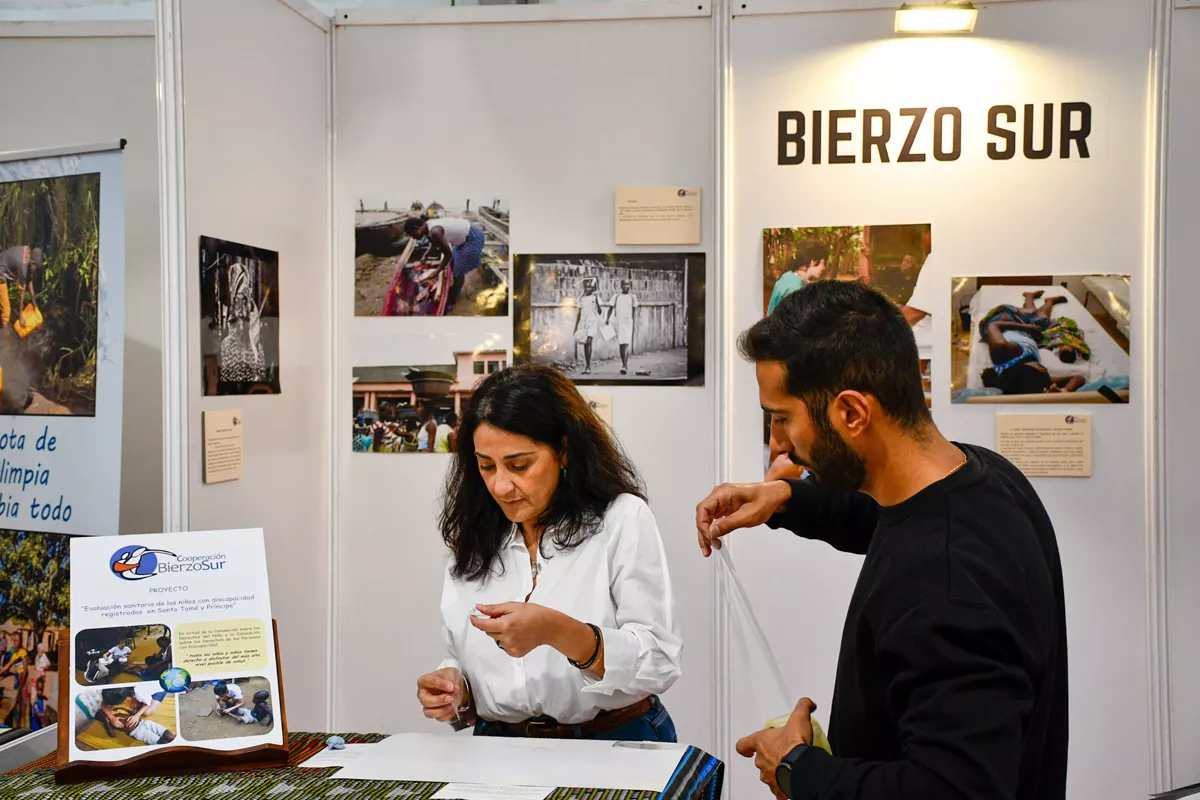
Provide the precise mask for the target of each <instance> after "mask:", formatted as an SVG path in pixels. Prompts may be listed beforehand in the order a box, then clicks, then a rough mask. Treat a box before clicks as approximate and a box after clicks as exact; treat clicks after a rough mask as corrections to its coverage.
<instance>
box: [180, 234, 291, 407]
mask: <svg viewBox="0 0 1200 800" xmlns="http://www.w3.org/2000/svg"><path fill="white" fill-rule="evenodd" d="M200 343H201V344H200V349H201V355H202V356H203V373H202V376H201V378H202V382H203V386H204V394H205V395H206V396H211V395H238V394H279V393H280V390H281V389H280V385H279V253H277V252H275V251H274V250H266V249H264V248H261V247H251V246H250V245H245V244H237V243H235V242H226V241H223V240H221V239H213V238H211V237H208V236H202V237H200Z"/></svg>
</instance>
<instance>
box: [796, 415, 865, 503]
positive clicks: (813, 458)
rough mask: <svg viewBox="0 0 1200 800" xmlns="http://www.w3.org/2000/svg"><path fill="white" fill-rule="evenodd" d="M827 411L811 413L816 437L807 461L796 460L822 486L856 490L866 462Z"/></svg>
mask: <svg viewBox="0 0 1200 800" xmlns="http://www.w3.org/2000/svg"><path fill="white" fill-rule="evenodd" d="M825 414H826V412H824V411H822V412H820V413H816V414H811V415H810V416H811V419H812V421H813V426H814V427H815V428H816V430H817V436H816V439H815V440H814V441H813V446H812V448H811V449H810V450H809V452H808V461H807V462H803V463H800V462H796V458H795V455H794V454H793V455H792V461H793V463H800V466H804V467H807V468H808V469H809V470H810V471H811V472H812V473H813V474H814V475H815V476H816V479H817V482H818V483H820V484H821V485H822V486H827V487H829V488H830V489H835V490H837V491H843V492H857V491H858V490H859V489H861V488H862V485H863V482H864V481H865V480H866V477H867V463H866V462H865V461H864V460H863V458H862V456H860V455H859V454H858V453H856V452H854V450H852V449H851V448H850V446H849V445H848V444H846V442H845V441H843V439H842V437H840V436H838V434H837V431H835V430H834V429H833V426H832V425H830V424H829V420H828V419H827V417H826V416H825Z"/></svg>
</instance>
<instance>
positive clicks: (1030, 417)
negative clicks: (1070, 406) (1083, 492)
mask: <svg viewBox="0 0 1200 800" xmlns="http://www.w3.org/2000/svg"><path fill="white" fill-rule="evenodd" d="M996 452H998V453H1000V455H1002V456H1004V457H1005V458H1007V459H1008V460H1009V461H1011V462H1012V463H1013V464H1015V465H1016V466H1017V468H1018V469H1020V470H1021V471H1022V472H1023V473H1025V476H1026V477H1029V478H1090V477H1092V415H1091V414H999V415H997V416H996Z"/></svg>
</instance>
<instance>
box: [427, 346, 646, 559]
mask: <svg viewBox="0 0 1200 800" xmlns="http://www.w3.org/2000/svg"><path fill="white" fill-rule="evenodd" d="M484 424H487V425H492V426H493V427H496V428H499V429H501V430H504V431H508V432H509V433H515V434H518V435H520V436H525V437H528V438H530V439H532V440H534V441H535V442H540V443H542V444H544V445H547V446H549V447H550V448H551V449H553V450H554V452H555V453H559V454H560V455H561V454H562V448H563V442H566V457H567V459H566V460H567V466H566V472H565V475H563V476H561V477H560V480H559V485H558V489H557V491H555V493H554V497H553V498H551V500H550V505H549V506H548V507H547V508H546V511H545V513H543V514H542V517H541V519H540V520H539V521H538V523H539V524H540V525H542V526H544V528H545V530H546V531H547V533H548V534H549V535H548V536H547V537H545V539H549V540H550V541H551V542H552V543H553V545H554V547H555V548H556V549H558V550H564V551H565V550H571V549H573V548H575V547H578V546H579V545H580V544H582V543H583V542H585V541H586V540H587V539H588V538H589V537H591V536H593V535H594V534H595V533H596V532H597V531H599V529H600V524H601V522H602V521H603V518H604V512H605V511H607V510H608V507H609V505H611V504H612V502H613V500H615V499H616V498H617V497H618V496H619V495H622V494H632V495H636V496H637V497H640V498H642V499H643V500H644V499H645V493H644V491H643V485H642V480H641V477H640V476H639V475H638V473H637V469H636V468H635V467H634V466H633V462H631V461H630V460H629V457H628V456H626V455H625V453H624V451H622V450H621V447H620V445H618V444H617V442H616V440H615V439H614V438H613V436H612V433H611V432H610V431H609V429H608V427H607V426H606V425H605V424H604V423H603V422H601V420H600V418H599V417H597V416H596V414H595V412H594V411H592V408H591V406H589V405H588V403H587V401H585V400H584V399H583V396H582V395H581V394H580V393H579V390H578V389H576V388H575V384H573V383H572V382H571V381H570V380H568V379H567V378H566V376H564V375H563V374H562V373H561V372H559V371H558V370H557V369H554V368H553V367H547V366H541V365H536V364H530V365H522V366H516V367H509V368H508V369H504V370H500V371H499V372H495V373H493V374H491V375H489V376H488V377H487V378H486V379H485V380H484V381H483V382H482V383H480V384H479V386H478V387H477V388H476V389H475V393H474V395H473V396H472V397H471V402H470V403H469V404H468V406H467V409H466V411H465V412H464V414H463V418H462V427H461V428H460V429H459V433H458V452H457V453H456V454H455V456H454V460H453V462H452V464H451V467H450V472H449V474H448V475H447V477H446V486H445V489H444V493H443V498H442V501H443V502H442V513H441V517H440V520H439V525H440V527H441V531H442V540H443V541H444V542H445V543H446V546H447V547H449V548H450V551H451V552H452V553H453V555H454V566H453V569H452V570H451V574H453V575H454V577H455V578H458V579H460V580H468V581H478V580H485V579H487V578H488V577H490V576H491V575H492V574H493V572H494V571H496V572H497V573H498V572H499V571H502V570H503V567H502V566H501V564H500V561H499V559H498V556H499V553H500V546H501V544H502V543H503V542H504V540H505V539H506V538H507V537H508V535H509V533H510V532H511V531H512V523H511V522H509V521H508V518H507V517H505V516H504V512H503V510H501V508H500V505H499V504H498V503H497V502H496V501H495V500H494V499H493V498H492V495H491V493H490V492H488V489H487V485H486V484H485V483H484V481H483V476H482V475H481V474H480V473H479V465H478V463H476V459H475V431H476V429H478V428H479V426H480V425H484ZM545 539H543V541H542V546H543V548H544V547H545V544H546V542H545ZM546 556H547V554H546V553H545V552H544V551H543V557H546Z"/></svg>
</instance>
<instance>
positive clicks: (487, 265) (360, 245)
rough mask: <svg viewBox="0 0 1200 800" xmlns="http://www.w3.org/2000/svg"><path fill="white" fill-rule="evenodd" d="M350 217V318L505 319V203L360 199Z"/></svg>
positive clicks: (492, 199)
mask: <svg viewBox="0 0 1200 800" xmlns="http://www.w3.org/2000/svg"><path fill="white" fill-rule="evenodd" d="M354 216H355V220H354V314H355V316H359V317H379V316H383V317H447V316H454V317H488V316H495V317H503V316H507V315H508V294H509V291H508V285H509V247H508V220H509V206H508V201H507V200H505V199H496V198H482V199H463V200H456V201H453V202H448V203H447V204H445V205H443V204H442V203H439V202H436V201H433V200H431V201H430V202H428V203H426V202H424V201H423V200H413V201H411V202H409V203H407V204H406V205H401V206H399V207H397V206H395V205H393V204H391V203H390V202H389V201H384V202H383V203H382V208H373V207H370V206H368V204H367V203H366V202H365V201H363V200H359V204H358V208H357V209H356V210H355V214H354Z"/></svg>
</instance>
